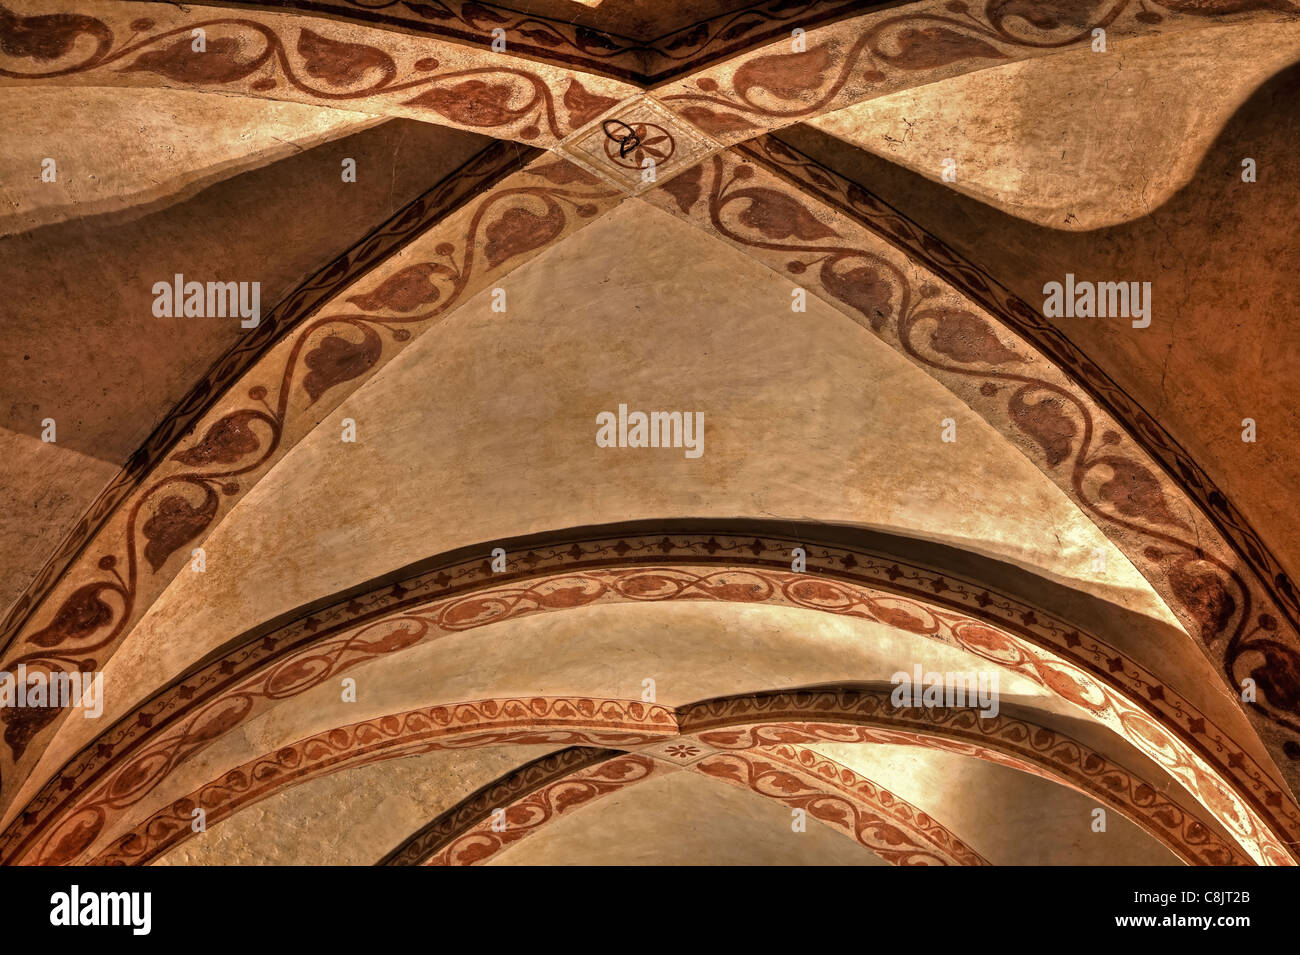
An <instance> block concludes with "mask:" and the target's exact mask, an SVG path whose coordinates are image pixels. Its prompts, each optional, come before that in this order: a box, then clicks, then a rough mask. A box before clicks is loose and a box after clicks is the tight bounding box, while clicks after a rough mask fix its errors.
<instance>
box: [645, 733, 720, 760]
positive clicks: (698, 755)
mask: <svg viewBox="0 0 1300 955" xmlns="http://www.w3.org/2000/svg"><path fill="white" fill-rule="evenodd" d="M628 749H629V750H635V751H636V752H639V753H645V754H646V755H647V756H653V757H654V758H655V759H657V760H660V761H662V762H665V763H671V764H673V765H674V766H689V765H691V764H692V763H698V762H699V761H700V760H702V759H703V758H704V757H705V756H712V755H713V754H714V753H716V752H718V750H716V749H714V748H713V747H712V746H709V745H708V744H707V743H702V742H700V741H699V740H698V739H696V738H695V737H693V736H674V737H672V738H671V739H666V740H656V741H655V742H653V743H647V744H645V745H644V746H636V747H631V746H629V747H628Z"/></svg>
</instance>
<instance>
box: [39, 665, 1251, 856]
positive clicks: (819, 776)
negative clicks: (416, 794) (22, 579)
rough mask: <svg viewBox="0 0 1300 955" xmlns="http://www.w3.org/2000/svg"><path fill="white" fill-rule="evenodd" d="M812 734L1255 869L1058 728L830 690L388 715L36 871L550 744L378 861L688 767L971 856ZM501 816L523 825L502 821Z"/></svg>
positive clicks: (532, 820)
mask: <svg viewBox="0 0 1300 955" xmlns="http://www.w3.org/2000/svg"><path fill="white" fill-rule="evenodd" d="M819 741H820V742H825V741H832V742H839V743H844V742H857V743H874V744H877V745H905V746H922V747H929V748H935V749H940V750H943V751H945V752H949V753H956V754H959V755H964V756H969V757H974V758H977V759H982V760H986V761H989V762H993V763H997V764H999V765H1003V766H1008V767H1010V768H1013V769H1017V770H1020V771H1022V772H1027V773H1030V774H1033V775H1036V776H1039V777H1041V778H1044V779H1047V780H1049V781H1051V782H1054V783H1057V784H1060V785H1064V786H1067V787H1069V788H1071V789H1074V790H1076V791H1078V792H1081V793H1084V794H1085V795H1087V796H1089V797H1091V798H1094V799H1097V800H1098V801H1099V802H1101V803H1103V804H1104V805H1106V806H1107V807H1108V808H1110V809H1113V810H1114V811H1117V812H1120V813H1121V814H1122V815H1124V816H1125V817H1126V818H1128V819H1130V820H1131V821H1133V822H1134V823H1135V824H1137V825H1138V826H1140V827H1141V828H1143V829H1144V830H1145V831H1147V832H1148V833H1149V834H1151V835H1152V836H1153V837H1154V838H1156V839H1157V840H1158V841H1159V842H1161V843H1162V844H1163V845H1165V846H1166V847H1167V848H1169V849H1170V851H1172V852H1173V853H1174V854H1175V855H1177V856H1178V857H1179V858H1181V859H1183V860H1184V861H1186V862H1188V863H1191V864H1218V865H1224V864H1238V865H1248V864H1250V859H1249V857H1248V856H1247V855H1246V854H1245V853H1244V852H1242V850H1241V849H1240V848H1238V847H1236V846H1233V845H1231V844H1230V843H1227V842H1225V841H1224V840H1223V839H1222V838H1221V837H1220V836H1219V835H1218V834H1217V833H1216V832H1215V831H1214V829H1213V828H1212V827H1210V826H1208V825H1206V824H1205V822H1204V821H1202V819H1200V818H1198V816H1197V814H1195V813H1191V812H1188V811H1186V810H1184V809H1183V808H1182V807H1180V806H1179V805H1178V804H1176V803H1174V802H1173V801H1171V800H1170V799H1168V798H1167V797H1166V796H1164V795H1162V794H1160V793H1159V792H1158V791H1157V790H1156V789H1155V788H1154V787H1153V786H1152V785H1150V784H1149V783H1148V782H1147V781H1145V780H1143V779H1142V778H1140V777H1139V776H1136V775H1134V774H1133V773H1131V772H1129V771H1128V770H1126V769H1124V768H1123V767H1122V766H1120V765H1118V764H1117V763H1115V762H1114V761H1112V760H1110V759H1108V758H1106V757H1105V756H1103V755H1101V754H1099V753H1097V752H1095V751H1093V750H1091V749H1089V748H1088V747H1087V746H1085V745H1083V744H1081V743H1079V742H1078V741H1077V740H1075V739H1073V738H1071V737H1070V736H1068V735H1067V734H1064V733H1061V732H1059V731H1056V730H1053V729H1050V728H1048V727H1045V726H1043V725H1041V724H1038V723H1035V722H1034V721H1033V720H1032V719H1027V718H1023V717H1020V716H1017V715H1010V714H1005V713H1004V714H1000V715H999V716H997V717H993V718H991V719H981V718H980V717H979V715H978V713H977V712H976V711H975V710H972V709H968V708H964V707H940V708H930V709H924V710H923V709H919V708H918V709H912V708H905V707H895V706H893V705H892V704H891V703H890V701H889V693H888V691H871V690H862V689H853V688H842V687H831V688H826V687H823V688H810V689H806V690H792V691H774V692H769V693H761V694H749V695H744V696H740V697H726V698H720V699H717V700H709V701H705V702H702V703H697V704H692V705H689V706H685V707H678V708H673V707H665V706H659V705H655V704H643V703H640V702H636V701H627V700H603V699H592V698H585V697H559V698H543V697H534V698H528V699H515V698H511V699H499V700H479V701H472V702H464V703H456V704H448V705H440V706H433V707H426V708H421V709H417V710H410V711H406V712H403V713H395V714H390V715H388V716H383V717H378V718H375V719H371V720H365V721H362V722H360V723H356V724H350V725H347V726H340V727H335V728H333V729H331V730H328V731H326V732H323V733H318V734H314V735H313V736H311V737H308V738H305V739H303V740H300V741H298V742H296V743H294V744H293V745H291V746H287V747H280V748H278V749H277V750H275V751H274V752H270V753H265V754H261V755H259V756H258V757H256V758H254V759H252V760H249V761H248V762H247V763H245V764H243V765H241V766H238V767H236V768H234V769H232V770H230V771H229V772H227V773H224V774H222V775H221V776H219V777H217V778H215V779H212V780H209V781H208V782H207V783H205V784H204V785H202V786H200V787H199V788H197V789H196V790H194V791H193V792H191V793H189V794H187V795H185V796H183V797H181V798H179V799H177V800H175V801H173V802H172V803H170V804H169V805H167V806H165V807H163V808H161V809H159V810H158V811H156V812H154V813H153V814H151V815H150V816H148V817H147V818H145V819H142V820H140V821H139V822H138V823H137V824H135V825H134V826H132V827H131V828H130V829H128V830H127V831H126V832H124V833H122V834H121V835H120V836H118V837H117V838H114V839H112V840H111V841H110V842H109V843H108V844H107V845H103V846H96V847H93V848H91V849H90V851H89V852H88V853H85V855H84V856H83V855H77V854H76V850H75V847H76V846H77V845H78V843H80V842H81V841H82V840H81V839H80V833H79V832H78V831H77V830H78V827H79V825H80V824H81V823H84V820H81V822H80V823H71V822H70V823H69V824H67V826H66V828H65V829H64V838H63V839H62V840H58V841H56V842H55V843H54V845H53V846H51V848H53V849H55V850H56V851H55V852H54V853H53V854H52V855H50V856H42V857H40V861H41V862H46V863H49V862H89V863H91V864H143V863H148V862H149V861H152V860H153V859H156V858H157V857H158V856H160V855H162V854H163V853H165V852H167V851H169V850H170V849H172V848H175V847H176V846H178V845H180V844H181V843H183V842H184V841H185V840H187V839H189V838H191V837H192V836H193V835H194V832H193V828H192V826H191V822H192V819H193V810H194V809H195V808H199V807H201V808H203V809H204V812H205V818H206V821H207V823H208V824H209V825H211V824H213V823H216V822H219V821H221V820H222V819H225V818H229V817H230V816H232V815H233V814H234V813H236V812H239V811H240V810H242V809H244V808H246V807H247V806H249V805H252V804H253V803H255V802H257V801H259V800H261V799H264V798H267V797H269V796H271V795H273V794H274V793H276V792H279V791H283V789H285V788H286V787H292V786H295V785H299V784H301V783H303V782H306V781H308V780H310V779H314V778H317V777H319V776H321V775H324V774H328V773H331V772H336V771H339V770H342V769H346V768H349V767H350V766H356V765H363V764H369V763H374V762H378V761H382V760H385V759H393V758H400V757H403V756H412V755H419V754H422V753H427V752H430V751H432V750H434V749H439V748H457V749H470V748H475V747H479V746H501V745H511V744H513V745H524V746H527V745H537V744H550V745H556V744H558V745H567V746H570V747H575V748H578V749H579V751H580V752H579V754H574V753H573V750H572V749H570V750H567V751H562V753H561V754H551V756H550V757H544V758H543V759H542V760H540V761H538V762H541V763H543V764H546V763H547V761H548V760H550V761H551V762H550V768H549V770H548V771H547V772H546V773H544V774H539V773H536V772H530V771H528V770H529V767H524V768H523V770H522V771H517V772H516V773H513V774H508V775H507V776H506V777H505V778H504V779H502V780H499V781H498V782H497V783H494V784H491V785H489V786H488V787H485V788H484V789H483V790H480V791H479V792H477V793H475V794H474V795H471V796H470V797H468V798H467V799H466V800H464V801H463V802H462V803H460V804H458V805H457V806H456V807H453V809H451V810H449V811H448V812H447V813H445V814H443V815H442V816H440V817H438V818H436V819H435V820H433V821H432V822H431V823H430V824H428V825H427V826H424V827H421V829H420V830H418V831H417V832H415V833H413V834H412V835H411V836H410V837H409V838H408V839H407V840H404V842H403V843H402V844H401V845H399V846H398V847H396V848H395V849H394V850H393V851H392V852H390V854H389V856H388V857H386V860H385V861H386V862H387V863H388V864H435V865H436V864H465V863H469V862H476V861H482V860H483V859H484V858H485V857H486V856H487V855H489V854H491V853H494V852H496V851H499V850H500V849H503V848H505V847H506V846H507V845H509V844H511V843H513V842H515V841H517V840H518V839H519V838H521V837H523V836H526V835H528V834H530V833H531V832H532V831H535V830H536V828H537V826H538V825H539V824H541V823H545V822H546V821H549V820H550V819H553V818H555V817H556V816H557V815H560V814H562V813H563V811H565V810H566V809H572V808H574V807H581V806H583V805H586V804H588V803H590V802H591V801H593V800H594V799H598V798H600V797H602V796H605V795H608V794H610V793H611V792H614V791H617V790H619V789H621V788H624V787H626V786H628V785H633V784H635V783H637V782H642V781H645V780H646V779H649V778H651V777H652V776H655V775H662V774H663V773H664V772H672V771H677V770H680V769H689V770H692V771H695V772H699V773H702V774H704V775H706V776H709V777H710V778H713V779H717V780H719V781H721V782H724V783H728V784H730V785H734V786H739V787H741V788H746V789H749V790H750V791H753V792H755V793H758V794H759V795H762V796H766V797H769V798H778V799H781V800H782V801H785V802H786V804H787V805H789V806H792V807H793V808H804V809H806V810H808V811H809V813H810V814H811V815H813V816H814V818H818V819H821V820H822V821H823V822H825V823H827V824H830V825H832V826H833V827H836V828H839V829H840V831H841V832H844V833H845V834H847V835H849V836H850V837H852V838H855V839H857V840H858V841H859V843H860V844H862V845H863V846H864V847H865V848H868V849H870V850H871V851H872V852H875V853H876V854H878V855H882V853H883V855H882V858H886V859H887V861H891V862H895V863H897V864H935V863H938V864H981V863H983V860H982V859H981V858H980V857H979V856H978V855H977V854H976V853H974V852H973V851H972V850H970V848H969V846H967V845H966V844H965V843H964V842H963V841H962V840H961V839H960V838H959V837H958V835H957V834H955V833H952V832H950V831H949V830H947V829H946V828H944V827H943V826H942V825H941V824H940V823H938V822H937V821H936V820H934V819H932V818H930V817H929V816H928V815H927V814H925V813H922V812H921V811H920V810H918V809H916V807H914V806H911V805H910V804H908V803H906V802H904V801H902V800H899V799H898V797H896V796H894V795H893V794H891V793H889V792H888V791H887V790H882V789H881V788H880V787H879V786H877V785H875V784H874V783H872V782H871V781H870V780H868V779H865V778H864V777H862V776H861V775H860V774H858V773H855V772H853V771H852V770H849V769H848V768H847V767H844V766H841V765H840V764H838V763H836V762H835V761H833V760H829V759H827V758H826V757H823V756H820V755H819V754H816V753H815V752H813V751H811V750H808V749H806V748H805V747H804V746H802V745H801V744H804V743H816V742H819ZM565 752H567V753H568V754H570V755H569V756H567V757H566V756H564V755H563V753H565ZM534 765H535V764H534ZM539 775H542V776H544V777H545V778H543V779H538V778H537V777H538V776H539ZM792 781H793V785H792V784H791V783H792ZM534 787H535V788H534ZM521 790H522V792H521ZM511 791H513V793H514V795H515V800H514V803H513V805H511V806H507V807H505V808H506V823H507V830H506V832H504V833H495V832H493V830H492V825H491V823H492V820H491V819H490V818H485V817H487V816H489V814H490V812H491V810H492V809H493V808H496V807H498V806H502V805H503V804H502V802H501V801H500V800H501V799H502V796H503V795H507V794H509V793H511ZM566 804H567V805H566ZM512 811H513V817H514V818H513V820H512ZM512 821H514V822H515V823H521V824H518V825H515V826H512V825H510V823H511V822H512ZM882 828H883V831H882ZM900 835H902V836H903V838H902V839H901V840H900V839H899V838H897V837H898V836H900ZM891 845H892V846H893V849H892V850H891V849H890V846H891ZM83 848H84V847H83ZM33 861H34V860H33Z"/></svg>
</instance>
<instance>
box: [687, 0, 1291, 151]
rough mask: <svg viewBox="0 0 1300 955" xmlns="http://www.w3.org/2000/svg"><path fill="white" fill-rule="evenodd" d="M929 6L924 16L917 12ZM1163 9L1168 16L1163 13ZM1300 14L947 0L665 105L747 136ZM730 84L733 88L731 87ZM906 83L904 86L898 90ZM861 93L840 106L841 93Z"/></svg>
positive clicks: (1175, 4)
mask: <svg viewBox="0 0 1300 955" xmlns="http://www.w3.org/2000/svg"><path fill="white" fill-rule="evenodd" d="M916 7H920V9H916ZM1157 7H1159V8H1164V10H1165V11H1166V12H1164V13H1162V12H1159V10H1157V9H1156V8H1157ZM1251 12H1264V13H1268V14H1273V15H1276V14H1279V13H1287V12H1289V13H1295V12H1300V5H1298V4H1295V3H1292V2H1290V0H1104V2H1099V0H1088V2H1082V3H1081V2H1077V0H1047V2H1043V0H984V2H983V3H982V5H981V4H980V3H977V2H967V0H945V2H942V3H940V2H937V0H936V2H932V3H928V4H919V5H913V6H912V8H910V9H907V10H905V11H903V12H899V13H890V12H888V11H882V12H881V13H880V14H879V15H878V16H874V17H873V16H872V15H870V14H868V15H866V17H864V20H865V22H863V23H862V25H861V27H860V28H859V29H858V30H856V31H855V32H854V33H853V34H852V35H853V36H854V37H855V39H853V40H852V42H848V38H847V37H844V36H839V35H837V34H835V33H833V32H832V33H831V34H830V35H828V36H826V37H825V38H823V39H821V40H819V41H818V42H816V43H814V44H813V45H812V46H810V47H809V48H808V49H806V50H801V51H798V52H780V53H758V54H756V55H754V56H752V57H750V58H748V59H746V60H744V61H743V62H742V63H741V64H740V65H739V66H738V67H734V68H733V67H732V65H731V64H724V66H723V68H722V69H720V70H719V71H717V72H716V74H709V75H701V76H696V77H694V78H692V79H691V80H689V81H684V83H683V85H682V87H681V88H679V89H677V90H676V91H674V92H671V93H666V94H665V95H663V96H662V97H661V98H662V100H663V101H664V102H665V103H669V104H671V105H673V106H674V108H676V109H677V110H678V111H679V112H680V113H681V114H682V116H684V117H685V118H687V119H689V120H691V121H692V122H694V123H695V124H696V125H698V126H699V127H700V128H702V129H704V130H705V131H706V132H709V133H710V134H712V135H715V136H719V137H726V136H731V138H732V139H733V140H734V139H737V138H739V139H745V138H748V137H750V136H753V135H755V134H756V133H758V132H760V131H762V129H764V128H767V127H771V126H773V125H786V124H788V123H791V122H795V121H798V120H801V119H807V118H811V117H814V116H817V115H819V114H821V113H824V112H826V111H827V110H829V109H834V108H838V107H840V106H846V105H849V103H850V102H853V101H855V100H857V99H860V98H862V97H864V96H867V95H871V93H872V92H873V91H875V93H876V95H879V94H881V93H885V92H889V91H891V89H893V88H894V87H893V86H891V85H890V83H891V81H893V80H895V79H898V78H901V77H902V76H906V75H908V74H911V75H912V76H911V78H909V79H908V81H907V82H908V83H909V84H914V83H915V82H916V80H915V75H916V74H921V73H934V74H935V78H939V77H940V76H941V75H942V74H941V72H940V71H943V70H945V69H949V68H951V67H954V66H956V65H958V64H968V65H973V64H976V63H981V62H982V63H987V64H990V65H992V64H995V63H997V62H999V61H1007V60H1011V59H1013V58H1015V57H1017V56H1021V57H1023V56H1025V55H1035V54H1037V53H1042V52H1048V51H1052V50H1061V49H1065V48H1067V47H1072V46H1086V45H1088V44H1089V43H1091V42H1092V39H1093V31H1094V30H1098V29H1103V30H1104V29H1112V28H1115V27H1118V26H1128V27H1131V28H1133V29H1134V30H1135V31H1141V30H1149V29H1150V28H1152V27H1154V26H1156V25H1158V24H1161V23H1163V22H1164V21H1165V20H1166V19H1167V18H1168V17H1169V16H1170V15H1171V14H1172V15H1174V16H1180V15H1181V16H1187V17H1200V18H1207V17H1215V16H1226V15H1230V14H1245V13H1251ZM724 83H725V84H726V86H728V87H729V89H724V86H723V84H724ZM895 85H897V84H895ZM850 89H851V90H852V92H853V95H851V96H848V97H847V98H846V99H844V100H843V101H837V97H840V95H841V93H844V92H846V91H848V90H850Z"/></svg>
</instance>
